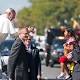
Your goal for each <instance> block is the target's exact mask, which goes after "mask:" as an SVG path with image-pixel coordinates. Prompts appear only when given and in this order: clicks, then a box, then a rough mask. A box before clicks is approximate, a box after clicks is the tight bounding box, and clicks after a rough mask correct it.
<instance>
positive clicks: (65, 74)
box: [57, 29, 76, 79]
mask: <svg viewBox="0 0 80 80" xmlns="http://www.w3.org/2000/svg"><path fill="white" fill-rule="evenodd" d="M74 35H75V33H74V31H73V30H72V29H66V30H65V32H64V36H65V38H66V40H67V41H66V43H65V44H64V55H63V56H61V57H60V59H59V62H60V66H61V73H60V75H59V76H58V77H57V78H58V79H59V78H65V79H68V78H69V77H70V75H69V70H68V68H67V62H68V61H69V60H70V59H71V58H72V54H71V52H72V51H73V49H74V47H75V45H74V44H75V41H76V39H75V36H74Z"/></svg>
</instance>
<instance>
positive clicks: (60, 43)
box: [52, 39, 65, 50]
mask: <svg viewBox="0 0 80 80" xmlns="http://www.w3.org/2000/svg"><path fill="white" fill-rule="evenodd" d="M64 43H65V40H60V39H54V40H53V45H52V46H53V49H54V50H60V49H63V44H64Z"/></svg>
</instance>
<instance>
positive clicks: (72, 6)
mask: <svg viewBox="0 0 80 80" xmlns="http://www.w3.org/2000/svg"><path fill="white" fill-rule="evenodd" d="M29 1H30V2H32V7H30V8H23V9H22V10H21V11H20V12H19V13H18V15H17V19H18V24H19V26H20V27H23V26H24V25H26V24H28V25H35V27H36V28H37V29H38V31H37V32H38V34H43V32H44V29H45V27H47V26H53V27H57V26H58V22H62V21H63V20H65V19H66V20H68V22H70V19H71V18H72V17H73V18H76V17H77V16H80V10H79V9H80V0H29Z"/></svg>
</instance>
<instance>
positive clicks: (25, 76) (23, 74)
mask: <svg viewBox="0 0 80 80" xmlns="http://www.w3.org/2000/svg"><path fill="white" fill-rule="evenodd" d="M29 40H31V39H30V36H29V35H28V32H27V29H26V28H23V29H22V30H20V32H19V37H18V38H17V39H16V41H15V42H14V44H13V46H12V49H11V55H10V57H9V62H8V75H9V78H10V79H11V80H35V68H34V67H35V65H34V59H33V56H32V54H31V53H32V52H31V51H29V50H30V49H29V45H30V44H31V41H29ZM25 43H26V46H25Z"/></svg>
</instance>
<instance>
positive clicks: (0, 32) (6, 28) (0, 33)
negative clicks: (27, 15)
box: [0, 8, 16, 42]
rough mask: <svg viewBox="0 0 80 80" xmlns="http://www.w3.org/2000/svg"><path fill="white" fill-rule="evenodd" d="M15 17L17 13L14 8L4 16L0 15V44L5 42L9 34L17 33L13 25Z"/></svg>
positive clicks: (8, 10) (9, 9)
mask: <svg viewBox="0 0 80 80" xmlns="http://www.w3.org/2000/svg"><path fill="white" fill-rule="evenodd" d="M15 16H16V12H15V10H14V9H12V8H8V9H7V10H6V11H5V12H4V14H2V15H0V42H1V41H3V40H4V39H5V38H6V37H7V36H8V34H14V33H16V32H15V29H14V26H13V23H12V21H13V19H14V18H15Z"/></svg>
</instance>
